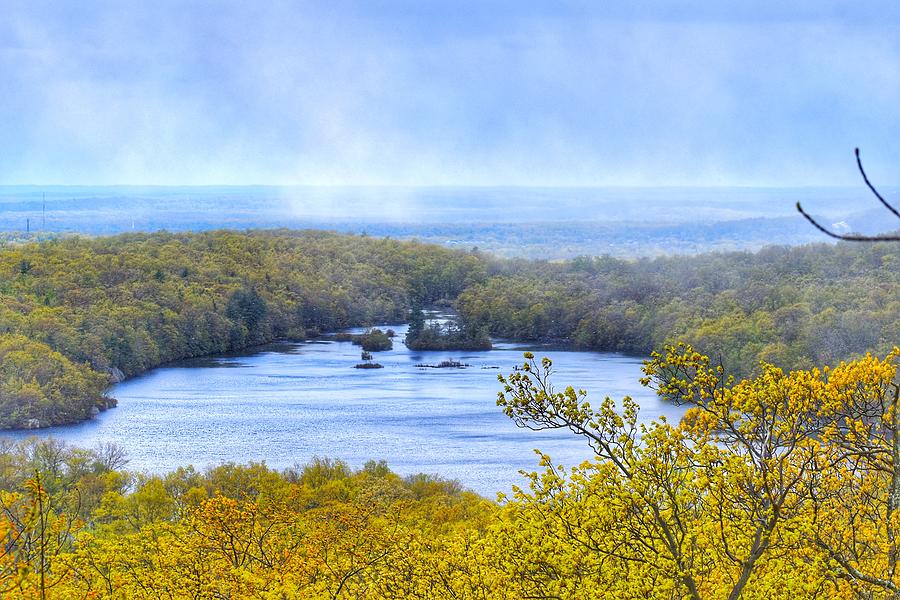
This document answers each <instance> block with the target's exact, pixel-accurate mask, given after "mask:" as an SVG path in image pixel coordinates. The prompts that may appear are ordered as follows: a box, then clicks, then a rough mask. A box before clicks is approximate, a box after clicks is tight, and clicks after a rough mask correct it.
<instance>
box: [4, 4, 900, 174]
mask: <svg viewBox="0 0 900 600" xmlns="http://www.w3.org/2000/svg"><path fill="white" fill-rule="evenodd" d="M8 4H9V6H5V7H4V8H5V9H6V10H5V11H4V12H5V16H6V17H7V18H5V20H4V21H3V22H2V23H0V72H2V73H4V77H3V80H2V82H0V93H2V96H3V100H2V101H0V129H2V131H3V140H4V146H5V148H4V154H5V155H6V156H5V157H4V160H2V161H0V183H66V184H72V183H83V184H107V183H147V184H249V183H271V184H324V185H337V184H341V185H343V184H350V185H354V184H386V185H429V184H439V185H457V184H463V185H465V184H474V185H504V184H513V185H842V184H855V183H857V181H856V173H855V170H854V166H853V162H852V154H851V153H852V148H853V147H854V146H857V145H859V146H861V147H863V149H864V151H865V155H866V157H867V165H868V166H869V169H870V170H871V172H872V174H873V177H874V178H876V179H877V180H879V181H882V182H884V184H885V185H887V184H896V183H898V182H900V176H898V172H897V165H898V164H900V160H898V159H900V116H898V114H897V111H896V106H898V105H900V20H898V9H896V8H894V5H893V4H892V3H881V4H868V5H867V6H868V8H867V9H865V10H863V9H860V8H858V7H854V8H853V9H852V10H849V9H847V8H846V7H847V5H846V4H845V3H839V2H826V1H822V2H812V1H810V2H795V3H791V4H790V6H782V3H775V2H768V1H763V2H734V3H727V4H726V3H708V2H675V1H670V2H646V1H645V2H628V3H626V2H620V3H604V7H603V8H602V9H597V8H596V6H597V4H596V3H559V4H557V3H554V4H552V5H550V4H547V3H527V2H526V3H522V2H492V1H489V0H486V1H483V2H474V1H473V2H463V3H443V2H417V3H408V2H404V3H398V2H387V1H379V2H364V3H363V2H360V3H354V2H340V1H338V2H334V3H297V2H264V3H238V2H208V3H207V2H191V3H183V2H169V1H164V2H159V3H153V4H152V5H150V4H147V3H137V2H133V3H131V2H84V3H71V4H66V3H53V2H43V3H42V2H27V3H26V2H9V3H8ZM548 7H552V8H548Z"/></svg>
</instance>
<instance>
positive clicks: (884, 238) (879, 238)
mask: <svg viewBox="0 0 900 600" xmlns="http://www.w3.org/2000/svg"><path fill="white" fill-rule="evenodd" d="M854 153H855V154H856V166H857V167H858V168H859V173H860V175H862V178H863V181H865V182H866V186H868V188H869V190H871V192H872V193H873V194H875V197H876V198H878V200H879V201H880V202H881V203H882V204H883V205H884V207H885V208H887V209H888V210H889V211H891V212H892V213H893V214H894V216H896V217H897V218H898V219H900V212H898V211H897V209H896V208H894V207H893V206H891V204H890V203H889V202H888V201H887V200H885V199H884V197H883V196H882V195H881V194H879V193H878V190H876V189H875V186H873V185H872V183H871V182H870V181H869V178H868V176H866V171H865V169H863V166H862V160H860V158H859V148H856V149H854ZM797 211H798V212H799V213H800V214H801V215H803V216H804V217H805V218H806V220H807V221H809V222H810V223H812V226H813V227H815V228H816V229H818V230H819V231H821V232H822V233H824V234H825V235H827V236H829V237H833V238H834V239H836V240H844V241H848V242H900V235H852V234H849V235H844V234H840V233H834V232H833V231H829V230H828V229H826V228H825V227H823V226H822V225H820V224H819V223H818V221H816V220H815V219H814V218H812V216H810V214H809V213H807V212H806V211H805V210H803V207H802V206H800V203H799V202H797Z"/></svg>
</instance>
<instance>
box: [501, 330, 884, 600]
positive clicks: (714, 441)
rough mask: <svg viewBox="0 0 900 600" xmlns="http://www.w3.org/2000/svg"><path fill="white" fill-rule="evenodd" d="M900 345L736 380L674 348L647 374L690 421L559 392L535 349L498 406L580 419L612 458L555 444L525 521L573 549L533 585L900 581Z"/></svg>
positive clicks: (528, 416) (852, 586)
mask: <svg viewBox="0 0 900 600" xmlns="http://www.w3.org/2000/svg"><path fill="white" fill-rule="evenodd" d="M898 355H900V349H896V350H895V351H894V352H893V353H891V354H890V355H888V357H887V358H886V359H885V360H883V361H879V360H878V359H874V358H872V357H866V358H865V359H861V360H858V361H854V362H852V363H849V364H846V365H844V364H842V365H841V366H839V367H837V368H835V369H834V370H833V371H818V370H816V369H813V370H810V371H794V372H790V373H784V372H783V371H781V370H780V369H778V368H777V367H774V366H772V365H767V364H762V365H761V367H760V374H759V375H758V376H756V377H754V378H752V379H745V380H742V381H737V382H736V381H735V380H734V379H733V378H730V377H728V376H727V375H726V374H725V372H724V370H723V368H722V367H721V366H720V365H714V364H712V363H711V361H710V360H709V358H707V357H705V356H702V355H700V354H699V353H697V352H695V351H694V350H693V348H691V347H690V346H687V345H683V344H682V345H678V346H670V347H667V348H666V350H665V352H663V353H661V354H657V353H654V354H653V356H652V358H651V359H650V360H649V361H648V362H647V363H646V365H645V373H646V378H645V379H644V380H643V381H642V383H644V384H645V385H647V386H650V387H652V388H653V389H655V390H656V391H657V393H658V394H660V395H661V396H663V397H664V398H665V399H666V400H668V401H672V402H676V403H680V404H684V405H686V406H687V407H688V410H687V412H686V413H685V416H684V418H683V419H682V421H681V422H680V423H678V424H677V425H670V424H669V423H667V422H665V421H664V420H663V421H661V422H658V423H653V424H650V425H641V424H639V423H638V418H637V415H638V407H637V404H636V403H635V402H634V401H633V400H631V399H630V398H625V399H624V400H623V401H622V407H621V410H617V409H616V406H615V404H614V403H613V401H612V400H611V399H609V398H607V399H606V400H604V401H603V402H602V403H601V404H600V406H599V407H598V408H597V409H594V408H592V407H591V406H590V404H588V403H587V402H586V401H585V393H584V392H583V391H576V390H574V389H573V388H571V387H568V388H566V389H565V390H564V391H562V392H559V391H556V390H555V389H554V387H553V385H552V383H551V378H552V373H553V371H552V362H551V361H550V360H549V359H546V358H545V359H543V360H542V361H541V363H540V364H538V363H537V362H536V361H535V359H534V356H533V355H532V354H530V353H529V354H526V362H525V363H524V365H523V366H522V367H521V369H520V370H519V371H517V372H515V373H513V374H511V375H509V376H507V377H501V382H502V383H503V384H504V389H503V391H502V392H501V393H500V394H499V397H498V404H499V405H500V406H502V407H503V408H504V411H505V412H506V414H507V415H509V416H510V417H511V418H513V419H514V420H515V422H516V423H517V424H518V425H519V426H522V427H527V428H530V429H536V430H539V429H568V430H570V431H572V432H573V433H575V434H576V435H579V436H581V437H582V438H584V439H585V440H586V441H587V443H588V444H589V445H590V447H591V448H592V449H593V451H594V453H595V455H596V460H595V461H593V462H592V463H586V464H585V465H582V466H580V467H578V468H576V469H574V470H573V471H572V473H571V475H570V476H569V477H567V476H566V473H565V471H563V470H561V469H559V468H557V467H554V466H553V465H552V463H551V462H550V459H549V457H543V459H542V464H543V466H544V467H545V472H544V473H543V474H542V475H537V474H533V475H532V476H531V492H530V493H525V492H522V491H521V490H519V491H518V493H517V497H516V500H517V503H518V505H519V507H520V508H519V509H518V511H519V513H518V514H520V515H521V517H520V518H521V519H522V521H523V522H528V523H530V524H532V527H534V529H535V530H536V531H537V532H538V533H536V534H535V535H536V536H541V535H543V536H547V537H549V538H550V539H555V540H556V543H557V544H559V546H560V548H561V549H562V550H561V552H557V553H556V554H553V553H548V554H547V555H546V556H545V557H544V558H540V557H537V558H536V557H535V556H531V557H530V562H531V563H532V564H534V562H535V560H537V561H538V563H539V564H538V565H537V568H539V569H540V570H541V572H543V573H563V574H567V575H565V576H559V577H557V578H554V577H550V578H548V577H546V576H545V577H535V573H534V572H532V571H530V570H529V569H530V567H529V568H527V569H525V570H524V571H523V572H522V573H520V576H521V578H522V580H523V581H526V580H527V581H531V582H533V583H532V584H531V585H532V588H530V589H529V590H527V592H528V593H530V594H535V595H541V594H543V595H545V596H546V595H552V594H554V593H557V594H558V593H559V589H557V587H555V586H557V585H558V584H559V582H560V581H563V580H565V579H566V578H574V579H573V581H574V580H579V579H584V578H585V577H588V579H589V580H590V582H591V585H595V586H596V585H602V586H603V587H604V588H605V589H607V590H610V591H609V592H608V596H606V597H643V595H644V594H647V595H648V596H652V597H669V596H670V595H671V596H681V595H684V596H687V597H690V598H694V599H697V600H699V599H701V598H730V599H736V598H739V597H742V596H744V595H749V596H753V597H755V596H760V595H766V596H769V597H774V596H778V597H792V596H798V597H809V596H811V595H817V594H818V595H822V594H828V595H832V596H834V597H839V596H847V597H849V596H850V595H851V594H853V593H856V592H859V593H860V594H863V595H865V594H874V595H875V596H877V595H878V594H879V593H881V592H883V591H888V592H889V593H891V594H895V593H896V590H897V587H896V585H897V584H896V582H895V581H894V580H893V578H894V576H895V569H896V565H897V562H898V555H900V551H898V544H897V542H896V541H895V537H894V532H895V531H897V527H898V524H900V516H898V515H897V510H896V508H895V507H896V506H897V504H896V503H895V502H896V500H895V499H893V498H894V494H895V491H894V490H895V488H894V487H892V485H893V483H891V482H892V481H894V480H893V478H894V477H897V481H900V469H897V470H895V469H894V468H893V466H892V465H891V466H890V467H888V466H887V465H888V464H889V460H888V459H889V458H890V457H891V456H895V455H900V442H896V441H895V438H894V433H893V432H894V431H895V428H896V423H897V422H898V419H897V418H896V417H895V416H894V415H895V414H896V406H897V405H898V404H900V400H898V399H897V384H896V383H894V382H893V381H894V378H895V377H896V372H897V370H896V366H895V365H894V362H895V359H896V358H897V356H898ZM867 461H869V463H870V464H869V466H866V464H867ZM897 463H898V464H900V460H898V461H897ZM879 469H881V470H880V471H879ZM878 473H881V475H878ZM885 515H888V516H889V518H888V519H887V520H885ZM848 536H850V537H848ZM528 543H534V544H537V545H538V546H539V547H541V546H542V545H545V542H542V541H539V540H537V539H535V538H529V539H528ZM560 556H562V557H564V559H565V560H561V559H560ZM541 562H543V563H544V564H543V566H541V564H540V563H541ZM565 564H570V565H575V566H577V569H575V571H573V570H572V569H573V568H574V567H572V566H565ZM514 567H517V568H522V566H521V565H514ZM788 572H790V573H792V574H794V575H795V577H792V578H790V579H785V574H786V573H788ZM622 573H626V574H627V576H626V580H627V581H626V582H625V583H622V581H621V574H622ZM585 574H589V576H588V575H585ZM648 589H649V590H651V591H652V593H650V592H648V591H647V590H648ZM879 590H880V591H879ZM598 597H604V596H602V595H599V596H598ZM867 597H868V596H867Z"/></svg>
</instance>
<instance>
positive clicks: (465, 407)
mask: <svg viewBox="0 0 900 600" xmlns="http://www.w3.org/2000/svg"><path fill="white" fill-rule="evenodd" d="M394 329H395V330H396V331H397V332H398V337H397V338H395V340H394V349H393V350H391V351H388V352H378V353H375V361H376V362H379V363H381V364H382V365H384V368H383V369H354V368H353V366H354V365H355V364H356V363H358V362H360V361H359V358H360V349H359V347H358V346H353V345H352V344H351V343H350V342H333V341H328V342H307V343H282V344H272V345H270V346H265V347H262V348H259V349H257V350H256V351H254V352H252V353H248V354H245V355H239V356H237V355H230V356H223V357H217V358H207V359H196V360H189V361H183V362H180V363H175V364H172V365H168V366H166V367H162V368H159V369H154V370H153V371H150V372H148V373H147V374H145V375H142V376H140V377H136V378H134V379H130V380H128V381H125V382H123V383H120V384H118V385H116V386H114V387H113V388H112V390H111V395H113V396H115V397H116V398H117V399H118V401H119V406H118V407H117V408H114V409H111V410H109V411H106V412H104V413H102V414H101V415H100V416H99V417H97V418H96V419H92V420H90V421H87V422H85V423H82V424H79V425H73V426H67V427H55V428H51V429H45V430H41V431H39V432H37V434H38V435H41V436H51V435H52V436H53V437H55V438H58V439H62V440H65V441H66V442H68V443H71V444H75V445H79V446H83V447H92V446H94V445H96V444H97V443H99V442H114V443H116V444H118V445H120V446H122V447H124V448H125V449H126V451H127V453H128V457H129V459H130V463H129V465H128V466H129V468H131V469H135V470H145V471H150V472H154V473H162V472H165V471H169V470H172V469H174V468H176V467H178V466H184V465H187V464H193V465H194V466H195V467H197V468H205V467H207V466H212V465H216V464H219V463H222V462H226V461H234V462H238V463H246V462H249V461H265V462H266V464H267V465H269V466H270V467H273V468H278V469H281V468H285V467H289V466H292V465H295V464H303V463H305V462H307V461H308V460H310V459H311V458H312V457H314V456H323V457H324V456H328V457H333V458H340V459H342V460H345V461H346V462H348V463H349V464H350V465H351V466H353V467H360V466H362V465H363V463H365V462H366V461H367V460H370V459H375V460H380V459H384V460H387V462H388V464H389V465H390V467H391V469H393V470H394V471H396V472H397V473H400V474H403V475H407V474H412V473H418V472H426V473H432V474H438V475H441V476H443V477H447V478H454V479H459V480H460V481H461V482H462V483H463V484H464V485H465V486H467V487H469V488H471V489H474V490H475V491H477V492H479V493H482V494H485V495H488V496H493V494H494V493H496V492H497V491H508V490H509V489H510V487H511V486H512V485H513V484H520V485H521V484H524V480H523V478H522V476H521V475H519V474H518V471H519V470H520V469H524V470H527V471H533V470H536V469H537V468H538V467H537V456H536V455H535V454H534V452H533V449H535V448H540V449H541V451H543V452H545V453H548V454H550V455H551V456H552V457H553V459H554V462H556V463H558V464H565V465H568V466H571V465H575V464H578V463H580V462H581V461H583V460H585V459H588V458H590V457H591V452H590V449H589V448H588V447H587V445H586V444H585V443H584V442H583V441H582V440H580V439H578V438H576V437H575V436H573V435H572V434H571V433H568V432H565V431H541V432H533V431H530V430H524V429H519V428H517V427H516V426H515V424H514V423H513V422H512V421H511V420H510V419H509V418H508V417H506V416H505V415H504V414H503V412H502V411H501V409H500V408H499V407H497V405H496V398H497V392H498V391H499V390H500V384H499V382H498V381H497V375H498V374H499V373H504V374H505V373H509V372H510V371H511V370H512V369H513V367H514V366H515V365H518V364H520V363H521V362H522V353H523V352H524V351H525V350H526V349H528V348H525V347H522V346H517V345H513V344H497V345H496V346H495V349H494V350H492V351H489V352H445V351H435V352H431V351H429V352H416V351H410V350H408V349H407V348H406V346H405V345H404V344H403V342H402V339H403V335H404V334H405V328H404V327H394ZM533 350H534V352H535V354H536V355H537V356H538V357H540V356H544V355H547V356H550V357H551V358H552V359H553V361H554V367H555V369H556V371H557V375H556V377H555V379H554V381H555V382H556V385H557V386H558V387H560V389H562V387H564V386H565V385H569V384H571V385H573V386H575V387H577V388H582V389H585V390H587V391H588V399H589V400H591V401H593V402H594V403H595V404H596V403H598V402H599V401H600V400H601V399H602V398H603V397H605V396H607V395H608V396H611V397H612V398H614V399H617V400H618V399H620V398H621V397H622V396H625V395H630V396H632V397H633V398H635V399H636V400H638V402H639V404H640V405H641V407H642V410H641V418H642V420H650V419H655V418H657V417H658V416H659V415H660V414H666V415H667V416H668V417H669V418H671V419H677V418H678V417H679V416H680V413H681V411H680V409H678V408H676V407H673V406H670V405H667V404H665V403H663V402H661V401H660V400H659V399H658V398H656V396H655V395H654V394H653V392H652V391H650V390H647V389H645V388H642V387H641V386H640V385H639V383H638V378H639V377H640V376H641V370H640V368H641V360H640V359H638V358H634V357H628V356H623V355H620V354H608V353H596V352H572V351H562V350H543V349H540V348H536V349H533ZM449 359H456V360H460V361H462V362H464V363H468V364H469V365H471V366H470V367H469V368H466V369H453V368H450V369H428V368H417V367H416V366H415V365H416V364H419V363H427V364H436V363H439V362H440V361H442V360H449ZM486 367H499V369H495V368H486ZM34 433H35V432H15V433H13V434H10V435H11V437H16V438H24V437H27V436H28V435H29V434H34Z"/></svg>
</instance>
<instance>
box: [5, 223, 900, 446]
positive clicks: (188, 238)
mask: <svg viewBox="0 0 900 600" xmlns="http://www.w3.org/2000/svg"><path fill="white" fill-rule="evenodd" d="M898 284H900V257H898V252H897V249H896V246H894V247H891V246H889V245H887V244H883V243H882V244H871V245H865V246H864V247H860V246H858V245H857V246H854V245H849V244H838V245H836V246H832V245H824V244H819V245H810V246H803V247H799V248H784V247H770V248H767V249H764V250H762V251H760V252H757V253H726V254H718V253H714V254H706V255H700V256H694V257H668V258H656V259H641V260H622V259H615V258H611V257H582V258H578V259H574V260H572V261H566V262H560V263H557V262H546V261H524V260H500V259H494V258H492V257H489V256H487V255H484V254H482V253H478V252H466V251H453V250H447V249H444V248H441V247H439V246H434V245H429V244H421V243H417V242H398V241H396V240H391V239H374V238H370V237H366V236H351V235H338V234H334V233H327V232H318V231H301V232H296V231H287V230H274V231H251V232H243V233H241V232H230V231H216V232H204V233H177V234H174V233H165V232H161V233H153V234H127V235H119V236H114V237H101V238H84V237H67V238H59V239H51V240H44V241H41V242H39V243H25V244H19V243H10V244H7V245H5V246H4V247H3V248H2V249H0V356H2V357H3V361H2V365H0V428H2V427H23V426H26V427H31V426H48V425H56V424H63V423H71V422H75V421H78V420H82V419H85V418H87V417H89V416H90V415H91V414H93V413H95V412H96V411H97V410H104V409H106V408H107V407H108V406H110V405H111V404H112V403H113V400H112V399H110V398H107V397H105V396H104V390H105V389H106V387H107V386H108V384H109V382H110V381H111V380H113V379H117V378H121V377H125V376H129V375H134V374H137V373H140V372H143V371H145V370H147V369H150V368H153V367H155V366H158V365H160V364H162V363H164V362H167V361H171V360H176V359H180V358H188V357H195V356H201V355H206V354H211V353H219V352H226V351H232V350H238V349H241V348H245V347H248V346H251V345H254V344H260V343H264V342H268V341H271V340H274V339H279V338H293V339H304V338H306V337H310V336H314V335H318V334H320V333H323V332H327V331H334V330H337V329H341V328H345V327H351V326H367V325H373V324H377V323H392V322H393V323H397V322H402V321H404V320H406V319H408V318H409V315H410V310H411V309H412V308H414V307H416V308H417V307H422V306H428V305H433V304H436V303H440V304H442V305H445V306H448V305H453V306H455V307H456V308H457V310H458V312H459V319H458V326H456V325H455V326H454V327H455V328H452V330H450V331H438V330H437V329H436V328H428V327H421V328H419V329H415V328H414V332H413V333H414V335H411V336H410V337H409V342H410V344H412V345H413V346H417V347H420V348H429V347H434V348H438V347H447V346H459V345H465V346H466V347H477V348H487V347H488V345H489V343H490V342H489V339H488V338H487V334H490V335H492V336H497V337H506V338H512V339H516V340H520V341H552V342H558V343H561V344H564V345H570V346H574V347H577V348H582V349H590V350H602V351H623V352H630V353H635V354H640V355H643V356H647V355H649V353H650V352H651V351H652V350H654V349H658V348H661V347H662V346H663V345H664V344H666V343H672V342H675V341H688V342H691V343H692V344H693V345H694V346H695V347H697V348H699V349H701V350H702V351H704V352H705V353H708V354H710V355H712V356H715V357H717V358H720V359H721V360H722V362H723V364H725V365H726V366H727V367H728V368H729V369H730V370H731V371H732V372H734V373H736V374H739V375H745V374H750V373H752V372H753V371H754V369H756V365H757V363H758V361H759V360H766V361H768V362H770V363H774V364H778V365H780V366H783V367H785V368H811V367H812V366H814V365H819V364H828V363H834V362H836V361H839V360H842V359H845V358H849V357H852V356H858V355H860V354H862V353H864V352H866V351H869V350H871V351H874V352H877V353H880V354H882V355H883V354H885V353H886V352H887V351H888V350H889V349H890V344H891V343H892V342H894V341H895V340H897V339H900V297H898V294H897V290H898V289H900V285H898ZM413 314H414V316H415V315H417V314H418V313H417V312H415V311H414V312H413ZM414 320H415V319H414ZM416 332H418V333H416Z"/></svg>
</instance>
